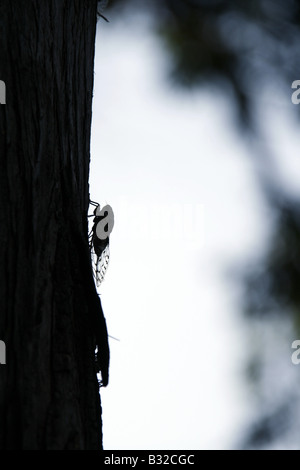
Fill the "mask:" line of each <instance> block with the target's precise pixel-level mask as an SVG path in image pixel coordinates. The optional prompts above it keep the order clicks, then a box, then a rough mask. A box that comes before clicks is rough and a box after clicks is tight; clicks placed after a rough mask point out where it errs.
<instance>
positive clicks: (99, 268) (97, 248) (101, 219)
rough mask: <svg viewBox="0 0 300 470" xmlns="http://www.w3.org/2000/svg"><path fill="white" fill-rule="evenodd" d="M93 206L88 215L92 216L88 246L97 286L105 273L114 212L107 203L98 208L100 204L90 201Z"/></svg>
mask: <svg viewBox="0 0 300 470" xmlns="http://www.w3.org/2000/svg"><path fill="white" fill-rule="evenodd" d="M90 204H91V205H92V206H94V207H95V209H94V213H93V214H92V215H90V216H89V217H94V219H93V227H92V229H91V231H90V233H89V247H90V252H91V258H92V264H93V272H94V277H95V280H96V285H97V287H99V286H100V284H101V282H102V281H103V280H104V276H105V274H106V271H107V268H108V264H109V258H110V251H109V235H110V233H111V231H112V229H113V226H114V214H113V210H112V208H111V207H110V206H109V205H106V206H104V207H103V208H102V209H101V208H100V204H98V203H97V202H94V201H90Z"/></svg>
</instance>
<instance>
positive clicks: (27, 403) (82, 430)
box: [0, 0, 109, 449]
mask: <svg viewBox="0 0 300 470" xmlns="http://www.w3.org/2000/svg"><path fill="white" fill-rule="evenodd" d="M96 22H97V1H96V0H42V1H41V0H18V1H11V0H1V2H0V25H1V29H0V40H1V43H0V79H1V80H4V81H5V83H6V105H1V106H0V305H1V310H0V339H1V340H4V341H5V343H6V353H7V357H6V365H2V366H0V449H101V448H102V423H101V405H100V396H99V388H98V382H97V376H96V366H95V359H94V357H95V355H94V351H95V347H96V345H97V346H98V348H99V352H100V359H101V367H102V378H103V381H104V384H106V383H107V381H108V361H109V350H108V341H107V331H106V324H105V319H104V316H103V312H102V308H101V303H100V299H99V297H98V295H97V292H96V289H95V285H94V280H93V275H92V270H91V261H90V255H89V248H88V238H87V232H88V227H87V210H88V204H89V187H88V177H89V159H90V128H91V107H92V90H93V67H94V48H95V32H96Z"/></svg>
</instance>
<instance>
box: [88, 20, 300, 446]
mask: <svg viewBox="0 0 300 470" xmlns="http://www.w3.org/2000/svg"><path fill="white" fill-rule="evenodd" d="M232 113H233V111H232V109H231V106H230V103H229V102H228V101H227V100H226V98H224V97H222V95H221V94H218V93H216V92H213V91H210V92H209V91H207V90H202V91H201V90H200V91H198V92H194V93H192V94H185V93H182V92H181V93H179V92H177V91H176V90H174V89H173V88H172V87H171V86H170V83H169V82H168V81H167V80H166V58H165V56H164V54H163V52H162V51H161V48H160V45H159V43H158V42H157V39H156V38H155V37H153V36H152V34H151V31H150V28H149V26H148V25H147V22H146V21H143V20H142V19H141V18H139V21H136V20H134V19H132V20H131V21H130V20H129V19H128V21H126V22H123V23H122V22H118V21H113V22H111V23H109V24H106V23H105V22H104V21H101V23H100V27H98V35H97V47H96V65H95V90H94V105H93V133H92V163H91V178H90V182H91V185H90V193H91V198H92V199H93V200H96V201H98V202H100V203H101V204H102V205H103V204H106V203H108V204H110V205H111V206H112V207H113V209H114V212H115V227H114V230H113V232H112V234H111V241H110V251H111V260H110V266H109V269H108V271H107V274H106V279H105V281H104V283H103V284H102V285H101V288H100V289H99V292H100V294H101V299H102V303H103V307H104V314H105V316H106V319H107V324H108V329H109V334H111V335H112V336H114V337H117V338H119V339H120V341H119V342H118V341H114V340H112V339H111V340H110V347H111V369H110V384H109V386H108V387H107V389H102V390H101V396H102V402H103V419H104V447H105V449H109V450H113V449H175V450H176V449H213V448H219V449H226V448H230V447H232V446H234V443H235V442H236V441H237V440H238V438H239V437H240V434H241V432H242V430H243V429H244V427H243V426H244V424H245V423H246V422H247V421H248V418H249V417H250V416H251V413H252V411H253V403H252V398H251V395H250V393H249V392H248V390H247V386H246V383H245V382H244V377H243V368H244V366H245V359H246V352H245V348H244V339H245V337H244V331H243V328H244V325H243V323H242V313H241V312H240V311H239V307H238V304H237V301H236V297H237V295H236V291H235V289H234V288H233V284H232V282H231V281H230V280H229V279H227V278H226V275H225V272H226V270H227V268H228V267H230V266H231V265H236V264H237V263H239V262H241V261H243V260H245V259H247V257H249V256H251V255H252V254H253V253H257V251H258V250H259V248H260V247H261V243H262V241H264V240H265V239H266V237H267V233H268V228H269V225H268V217H269V213H268V211H267V209H266V207H265V205H264V204H263V198H262V197H261V194H260V191H259V189H258V187H257V183H256V176H255V171H254V169H253V167H252V160H251V158H249V157H250V155H249V153H248V152H249V151H248V150H247V147H246V145H245V144H244V143H243V140H242V137H241V136H240V137H239V135H238V132H237V130H236V129H235V128H234V123H233V122H234V121H233V119H232V117H233V114H232ZM274 119H275V118H274ZM291 125H294V123H292V122H291ZM287 138H288V137H287V135H285V134H284V135H282V137H281V141H280V142H281V143H282V145H284V139H287ZM278 145H280V143H278ZM279 165H280V162H279ZM294 166H295V165H294ZM292 167H293V166H292ZM285 168H286V167H285ZM298 170H299V168H298ZM285 171H286V173H287V174H286V175H285V174H283V176H282V178H283V179H284V178H287V180H289V181H294V180H295V181H296V177H295V176H293V175H295V171H290V170H288V169H286V170H285ZM289 171H290V173H291V174H289V173H288V172H289ZM283 173H284V172H283ZM293 178H294V179H293ZM298 181H299V179H298ZM295 187H296V184H295Z"/></svg>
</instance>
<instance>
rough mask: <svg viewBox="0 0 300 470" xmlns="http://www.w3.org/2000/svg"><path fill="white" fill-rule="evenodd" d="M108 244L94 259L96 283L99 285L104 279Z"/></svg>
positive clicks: (108, 254)
mask: <svg viewBox="0 0 300 470" xmlns="http://www.w3.org/2000/svg"><path fill="white" fill-rule="evenodd" d="M109 257H110V252H109V245H107V246H106V247H105V248H104V250H103V251H102V253H101V255H100V256H98V257H97V261H96V284H97V286H98V287H99V286H100V284H101V282H103V280H104V276H105V274H106V271H107V268H108V264H109Z"/></svg>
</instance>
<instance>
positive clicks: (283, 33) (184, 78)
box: [107, 0, 300, 127]
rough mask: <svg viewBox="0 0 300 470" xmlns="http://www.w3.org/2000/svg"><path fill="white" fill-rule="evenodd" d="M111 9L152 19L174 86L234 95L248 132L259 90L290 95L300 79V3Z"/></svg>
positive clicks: (168, 2) (188, 2)
mask: <svg viewBox="0 0 300 470" xmlns="http://www.w3.org/2000/svg"><path fill="white" fill-rule="evenodd" d="M109 8H111V9H118V10H119V11H120V14H124V10H126V9H127V10H128V9H129V8H131V10H130V11H131V12H132V11H134V10H138V9H142V10H144V11H148V12H149V13H152V14H153V15H154V18H155V21H154V22H155V25H156V26H155V27H156V32H157V34H159V36H160V37H161V39H162V41H163V43H164V45H165V47H166V50H167V51H168V53H169V56H170V58H171V70H170V75H171V78H172V80H173V81H174V82H176V83H177V84H180V85H183V86H184V87H188V88H190V87H195V86H199V84H202V85H203V84H208V83H209V84H216V85H217V86H219V87H222V88H223V89H224V90H225V91H226V92H230V90H231V91H232V93H233V95H234V98H235V102H236V104H237V107H238V110H239V117H240V122H241V123H243V124H245V125H246V127H247V126H250V125H251V124H252V122H253V111H254V110H253V105H254V104H255V96H256V95H257V91H258V89H259V88H261V87H262V86H267V85H268V83H269V82H270V80H271V81H272V82H273V83H274V82H277V83H278V85H282V86H285V87H287V89H288V90H290V88H291V83H292V82H293V81H294V80H296V79H297V78H299V77H298V76H297V72H298V64H299V63H300V48H299V42H300V29H299V24H300V1H299V0H276V1H272V0H247V1H245V0H151V1H149V0H110V2H109ZM107 14H108V16H109V9H108V13H107Z"/></svg>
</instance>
